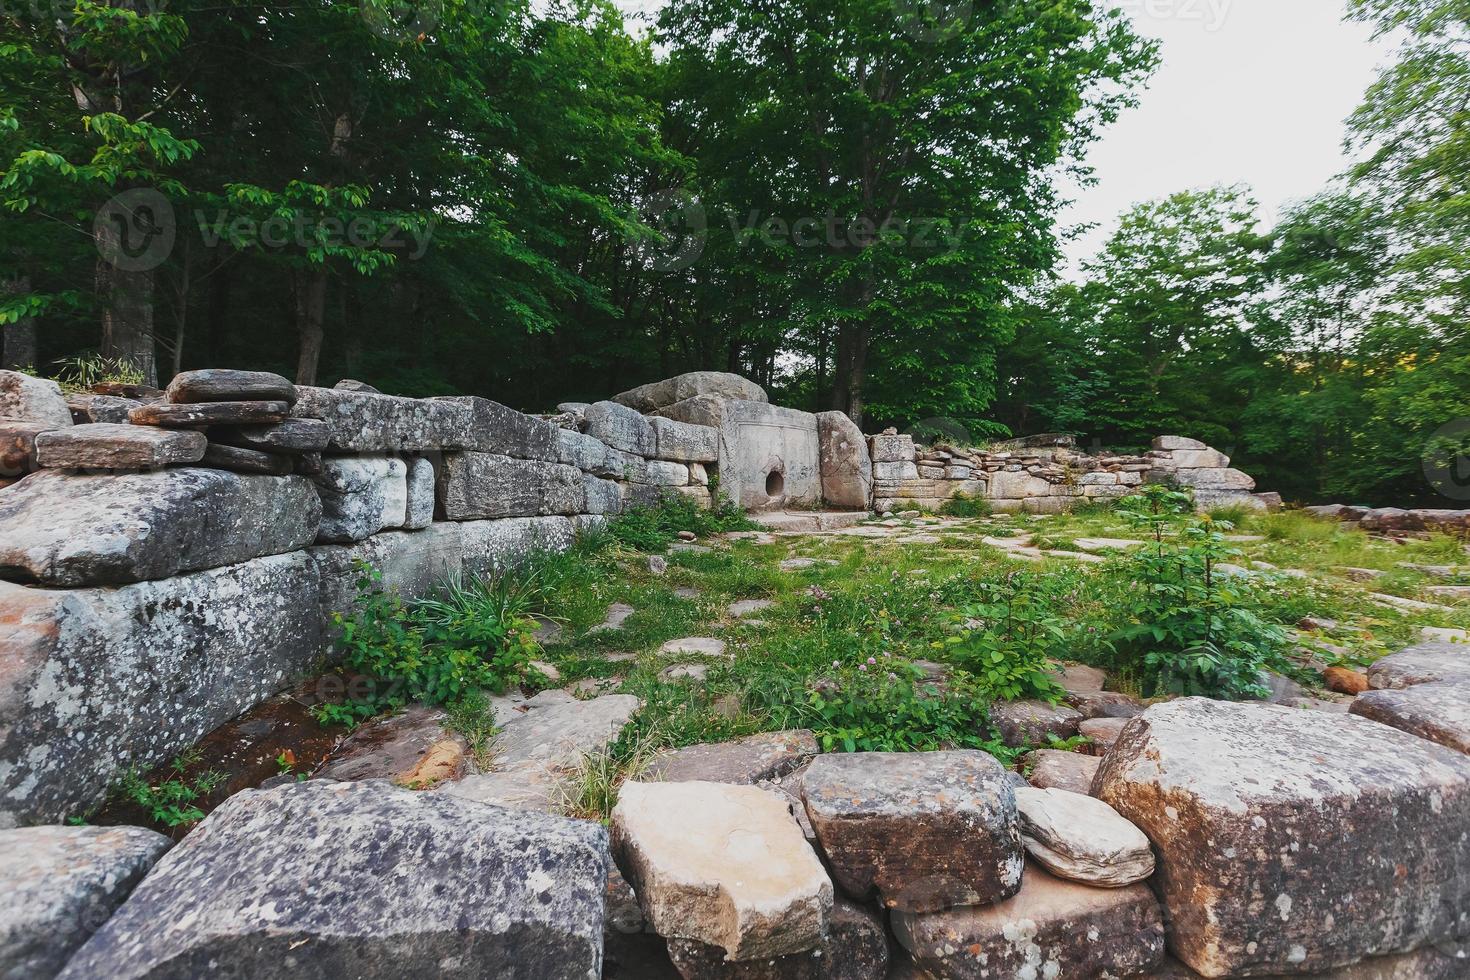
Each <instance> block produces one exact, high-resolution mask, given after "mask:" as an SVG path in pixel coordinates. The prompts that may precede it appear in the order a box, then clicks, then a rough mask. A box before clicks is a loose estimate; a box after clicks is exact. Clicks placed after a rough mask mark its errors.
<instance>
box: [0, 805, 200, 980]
mask: <svg viewBox="0 0 1470 980" xmlns="http://www.w3.org/2000/svg"><path fill="white" fill-rule="evenodd" d="M172 843H173V842H172V841H170V840H169V839H168V838H167V837H165V836H163V835H162V834H156V833H154V832H153V831H151V830H144V829H143V828H141V827H24V828H21V829H18V830H4V831H0V976H3V977H6V978H7V980H9V978H14V980H21V978H34V980H46V978H50V977H54V976H55V975H56V974H58V973H60V972H61V968H62V967H64V966H65V965H66V961H67V959H69V958H70V957H71V955H72V954H73V953H74V952H76V950H77V948H78V947H80V946H81V945H82V944H83V943H84V942H86V941H87V939H88V937H90V936H91V935H92V933H93V932H95V931H96V930H97V929H98V928H99V927H100V926H101V925H102V924H103V923H105V922H106V921H107V920H108V918H109V917H110V916H111V915H112V913H113V911H114V910H115V909H116V908H117V907H118V906H119V905H120V904H122V901H123V899H125V898H127V897H128V893H129V892H131V891H132V890H133V887H134V886H135V885H137V883H138V882H139V881H140V880H142V878H143V876H144V875H145V874H147V873H148V869H149V868H151V867H152V866H153V864H154V862H155V861H157V860H158V859H159V858H160V857H162V856H163V853H164V852H165V851H167V850H168V849H169V847H170V846H171V845H172Z"/></svg>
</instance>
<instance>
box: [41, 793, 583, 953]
mask: <svg viewBox="0 0 1470 980" xmlns="http://www.w3.org/2000/svg"><path fill="white" fill-rule="evenodd" d="M607 870H608V857H607V844H606V834H605V832H604V831H603V830H602V828H601V827H599V826H597V825H596V824H595V823H591V822H586V821H573V820H565V819H561V818H557V817H550V816H546V815H542V814H532V813H518V812H514V811H510V810H502V809H497V808H494V807H486V806H482V805H479V804H476V803H470V802H468V801H465V800H459V799H455V798H454V797H450V796H446V795H444V794H442V793H414V792H409V791H407V790H400V789H395V788H393V787H391V786H389V785H388V784H385V783H381V782H366V783H328V782H316V781H312V782H305V783H294V784H290V785H286V786H281V787H278V788H276V789H272V790H265V791H260V790H253V791H246V792H244V793H240V794H238V795H236V796H234V797H232V798H230V799H229V800H228V801H226V802H225V803H224V804H223V805H222V806H220V807H219V808H218V809H217V810H215V811H214V812H213V813H212V814H210V816H209V817H208V819H206V820H205V821H204V823H203V824H201V825H200V827H199V828H198V829H197V830H195V831H194V833H192V834H190V835H189V836H188V837H187V838H186V839H185V840H184V842H183V843H181V844H179V845H178V846H176V847H175V848H174V849H173V850H172V851H170V852H169V854H168V855H167V856H166V857H165V858H164V859H163V860H162V861H160V862H159V864H158V866H157V867H156V868H155V869H154V871H153V873H152V874H150V875H149V876H148V879H147V880H146V881H145V882H144V883H143V884H142V885H140V886H139V887H138V888H137V889H136V890H135V891H134V892H133V895H132V897H131V899H129V901H128V902H127V904H126V905H125V906H124V907H123V908H122V909H121V910H120V911H119V912H118V913H117V914H116V915H114V916H113V918H112V919H111V921H109V922H108V923H107V925H106V926H104V927H103V928H102V929H100V930H99V931H98V932H97V933H96V934H95V935H94V936H93V937H92V938H91V940H89V941H88V943H87V944H86V945H85V946H84V947H82V950H81V952H79V953H78V954H77V956H76V958H74V959H73V960H72V962H71V963H70V965H69V966H68V967H67V969H66V971H65V972H64V973H63V974H62V976H63V977H65V978H68V980H82V978H87V980H90V978H93V977H103V976H105V977H113V978H117V980H128V978H134V977H145V976H179V977H184V976H189V977H196V976H204V975H207V974H209V973H211V972H214V970H215V969H217V967H218V966H219V965H222V964H228V968H229V969H230V970H234V971H239V974H240V975H242V976H274V975H281V974H282V973H283V972H289V973H291V974H293V975H298V976H311V977H360V978H364V980H373V978H383V980H386V978H398V977H406V976H436V977H444V976H449V977H486V976H507V975H514V976H524V977H527V978H531V977H535V978H565V980H572V978H576V980H586V978H591V977H596V976H597V975H598V972H599V968H600V966H601V961H602V916H603V886H604V882H605V880H606V878H607ZM364 882H372V887H371V888H365V887H364V886H363V883H364ZM507 964H516V968H515V971H514V972H513V973H512V974H507V973H506V966H507Z"/></svg>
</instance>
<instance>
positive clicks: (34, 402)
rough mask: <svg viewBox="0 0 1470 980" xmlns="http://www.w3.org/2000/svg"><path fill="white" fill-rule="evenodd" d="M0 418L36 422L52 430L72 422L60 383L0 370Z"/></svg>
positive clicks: (62, 427)
mask: <svg viewBox="0 0 1470 980" xmlns="http://www.w3.org/2000/svg"><path fill="white" fill-rule="evenodd" d="M0 419H14V420H16V421H20V422H39V423H42V424H45V425H48V426H50V427H51V428H53V429H64V428H66V427H68V426H70V425H71V424H72V418H71V409H70V408H68V407H67V404H66V396H65V395H63V394H62V393H61V385H59V384H57V383H56V382H55V381H47V380H46V379H44V378H33V377H31V376H30V375H28V374H21V373H20V372H19V371H0Z"/></svg>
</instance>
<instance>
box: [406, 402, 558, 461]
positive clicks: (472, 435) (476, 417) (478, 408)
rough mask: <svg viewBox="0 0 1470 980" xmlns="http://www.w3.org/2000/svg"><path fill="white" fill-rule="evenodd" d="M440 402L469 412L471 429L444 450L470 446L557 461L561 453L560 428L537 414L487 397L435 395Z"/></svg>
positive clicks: (503, 454) (500, 452)
mask: <svg viewBox="0 0 1470 980" xmlns="http://www.w3.org/2000/svg"><path fill="white" fill-rule="evenodd" d="M431 401H433V402H436V403H441V404H445V403H447V404H451V405H458V406H462V407H463V409H464V410H465V411H467V412H468V413H469V430H468V431H467V432H465V433H463V434H461V435H460V436H459V437H458V438H457V439H456V440H454V442H455V444H454V445H445V446H444V448H445V449H469V450H474V451H476V452H481V453H494V454H496V455H498V456H513V457H515V458H516V459H536V460H540V461H542V462H545V463H554V462H556V460H557V458H558V456H559V455H560V452H561V444H560V436H559V435H558V434H557V433H558V432H560V431H561V430H560V429H559V428H558V427H557V426H554V425H552V424H551V423H550V422H547V421H546V420H545V419H538V418H536V417H535V416H531V415H526V414H525V413H523V412H517V411H516V410H515V409H513V408H507V407H506V406H504V405H502V404H500V403H499V402H494V401H491V400H490V399H488V398H476V397H463V398H434V399H431Z"/></svg>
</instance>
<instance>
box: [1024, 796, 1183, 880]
mask: <svg viewBox="0 0 1470 980" xmlns="http://www.w3.org/2000/svg"><path fill="white" fill-rule="evenodd" d="M1016 809H1017V811H1018V813H1019V814H1020V818H1021V841H1022V843H1024V844H1025V846H1026V853H1027V854H1029V855H1031V857H1032V858H1033V859H1034V860H1035V861H1037V862H1038V863H1040V864H1041V865H1042V866H1043V867H1045V868H1046V869H1047V870H1048V871H1050V872H1051V873H1052V874H1054V875H1056V876H1057V877H1058V878H1065V879H1067V880H1068V881H1076V882H1080V883H1082V884H1084V885H1096V886H1099V887H1102V888H1122V887H1125V886H1127V885H1132V884H1135V883H1137V882H1140V881H1143V880H1144V879H1146V878H1148V877H1149V876H1150V875H1152V874H1153V873H1154V854H1153V850H1152V848H1151V847H1150V845H1149V841H1148V838H1147V837H1145V836H1144V835H1143V831H1141V830H1139V829H1138V828H1137V827H1135V826H1134V825H1133V824H1131V823H1129V822H1128V821H1127V820H1124V819H1123V818H1122V817H1121V816H1119V815H1118V811H1116V810H1114V809H1113V808H1112V807H1110V806H1108V805H1107V804H1106V803H1104V802H1102V801H1101V800H1097V799H1093V798H1092V797H1091V796H1088V795H1086V794H1082V793H1069V792H1067V791H1066V790H1060V789H1029V788H1018V789H1017V790H1016Z"/></svg>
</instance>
